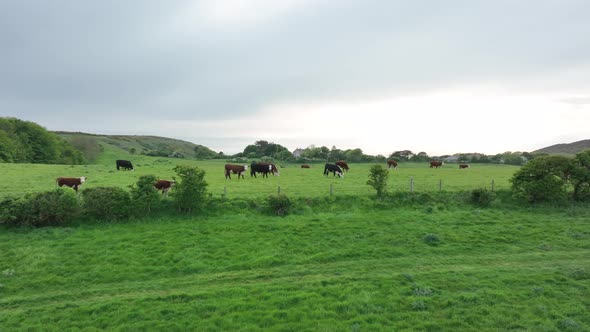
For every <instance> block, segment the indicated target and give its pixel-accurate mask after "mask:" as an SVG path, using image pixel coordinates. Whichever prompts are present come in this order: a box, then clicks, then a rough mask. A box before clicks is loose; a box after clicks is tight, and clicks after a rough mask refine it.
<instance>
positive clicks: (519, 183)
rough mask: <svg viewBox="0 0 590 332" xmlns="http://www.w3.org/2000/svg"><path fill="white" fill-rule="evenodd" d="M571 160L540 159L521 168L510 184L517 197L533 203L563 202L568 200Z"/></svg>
mask: <svg viewBox="0 0 590 332" xmlns="http://www.w3.org/2000/svg"><path fill="white" fill-rule="evenodd" d="M571 173H572V165H571V162H570V159H568V158H566V157H562V156H547V157H539V158H535V159H533V160H531V161H530V162H528V163H527V164H526V165H524V166H523V167H521V168H520V170H518V171H517V172H516V173H515V174H514V176H513V177H512V179H510V182H512V189H513V191H514V193H515V195H516V196H518V197H521V198H523V199H526V200H527V201H529V202H531V203H536V202H549V201H563V200H565V199H566V198H567V186H568V178H569V176H570V174H571Z"/></svg>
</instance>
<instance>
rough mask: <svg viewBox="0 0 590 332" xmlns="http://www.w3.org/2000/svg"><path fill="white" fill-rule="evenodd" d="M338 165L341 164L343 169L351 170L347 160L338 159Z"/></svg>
mask: <svg viewBox="0 0 590 332" xmlns="http://www.w3.org/2000/svg"><path fill="white" fill-rule="evenodd" d="M336 165H338V166H340V168H342V169H343V170H345V171H347V172H348V170H349V168H348V164H347V163H346V161H344V160H338V161H337V162H336Z"/></svg>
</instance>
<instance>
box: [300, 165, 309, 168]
mask: <svg viewBox="0 0 590 332" xmlns="http://www.w3.org/2000/svg"><path fill="white" fill-rule="evenodd" d="M301 168H310V166H309V165H308V164H303V165H301Z"/></svg>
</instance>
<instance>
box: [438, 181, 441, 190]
mask: <svg viewBox="0 0 590 332" xmlns="http://www.w3.org/2000/svg"><path fill="white" fill-rule="evenodd" d="M438 191H439V192H441V191H442V179H440V180H438Z"/></svg>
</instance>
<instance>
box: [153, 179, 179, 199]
mask: <svg viewBox="0 0 590 332" xmlns="http://www.w3.org/2000/svg"><path fill="white" fill-rule="evenodd" d="M175 184H176V181H169V180H156V183H154V188H156V189H158V190H161V191H162V194H164V195H165V196H168V191H170V189H171V188H172V187H174V185H175Z"/></svg>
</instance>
